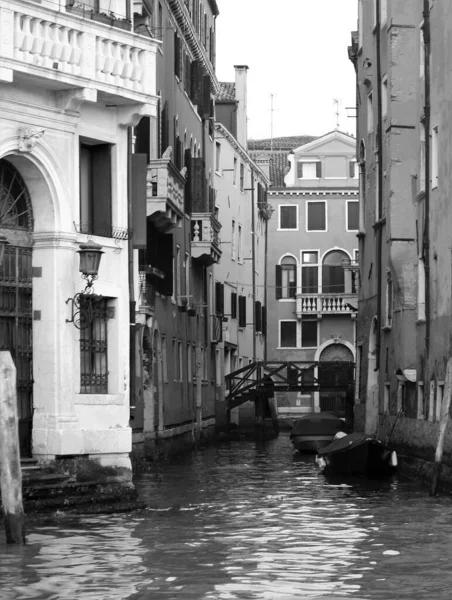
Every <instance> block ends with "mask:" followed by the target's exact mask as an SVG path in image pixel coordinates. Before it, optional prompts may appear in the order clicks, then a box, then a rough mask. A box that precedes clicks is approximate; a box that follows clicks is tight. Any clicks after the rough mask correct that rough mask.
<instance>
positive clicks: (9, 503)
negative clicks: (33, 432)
mask: <svg viewBox="0 0 452 600" xmlns="http://www.w3.org/2000/svg"><path fill="white" fill-rule="evenodd" d="M0 490H1V494H2V505H3V508H2V511H3V519H4V522H5V532H6V541H7V543H8V544H25V527H24V509H23V504H22V473H21V470H20V452H19V430H18V419H17V399H16V367H15V365H14V362H13V359H12V358H11V354H10V352H9V351H7V350H6V351H2V352H0Z"/></svg>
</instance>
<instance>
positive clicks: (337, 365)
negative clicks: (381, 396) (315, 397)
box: [319, 343, 354, 418]
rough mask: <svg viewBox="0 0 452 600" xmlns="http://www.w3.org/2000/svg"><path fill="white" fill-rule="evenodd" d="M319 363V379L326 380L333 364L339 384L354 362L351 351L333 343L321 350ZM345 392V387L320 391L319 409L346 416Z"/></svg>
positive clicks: (346, 376)
mask: <svg viewBox="0 0 452 600" xmlns="http://www.w3.org/2000/svg"><path fill="white" fill-rule="evenodd" d="M319 363H320V364H319V379H320V381H322V380H323V379H324V378H325V379H326V380H329V379H330V377H329V376H328V371H329V370H331V367H332V366H333V364H334V373H335V375H334V376H335V377H336V378H339V379H340V381H338V382H337V383H338V384H340V383H343V382H345V381H346V380H347V378H349V376H350V373H351V372H352V371H350V365H353V363H354V356H353V352H352V351H351V350H350V348H348V347H347V346H346V345H345V344H340V343H337V344H336V343H333V344H330V345H329V346H326V348H324V349H323V350H322V352H321V354H320V358H319ZM341 365H343V370H342V369H341ZM322 371H323V373H322ZM351 384H353V381H351ZM347 393H348V392H347V390H346V389H344V390H337V391H330V392H320V410H321V411H326V412H330V413H332V414H334V415H336V416H338V417H341V418H344V417H345V416H346V400H347Z"/></svg>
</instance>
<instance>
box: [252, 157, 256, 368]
mask: <svg viewBox="0 0 452 600" xmlns="http://www.w3.org/2000/svg"><path fill="white" fill-rule="evenodd" d="M255 221H256V216H255V211H254V171H253V169H252V168H251V230H252V231H251V268H252V270H253V272H252V276H251V277H252V279H251V281H252V285H253V312H252V315H253V362H256V223H255Z"/></svg>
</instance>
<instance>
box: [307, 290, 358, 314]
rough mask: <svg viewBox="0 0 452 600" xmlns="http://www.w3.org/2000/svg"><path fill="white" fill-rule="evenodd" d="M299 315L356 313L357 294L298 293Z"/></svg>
mask: <svg viewBox="0 0 452 600" xmlns="http://www.w3.org/2000/svg"><path fill="white" fill-rule="evenodd" d="M296 298H297V316H298V317H301V316H303V315H312V314H320V315H334V314H350V315H356V311H355V310H353V307H355V308H357V302H358V295H357V294H351V293H350V294H322V293H320V294H297V296H296Z"/></svg>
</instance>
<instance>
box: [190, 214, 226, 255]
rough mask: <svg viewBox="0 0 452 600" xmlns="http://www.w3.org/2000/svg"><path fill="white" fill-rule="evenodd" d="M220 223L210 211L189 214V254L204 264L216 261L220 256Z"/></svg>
mask: <svg viewBox="0 0 452 600" xmlns="http://www.w3.org/2000/svg"><path fill="white" fill-rule="evenodd" d="M220 229H221V224H220V223H219V221H217V219H216V218H215V217H214V216H213V215H212V214H211V213H193V214H192V216H191V255H192V258H194V259H198V260H200V261H202V262H203V263H204V264H206V265H212V264H213V263H218V262H219V261H220V258H221V248H220Z"/></svg>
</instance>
